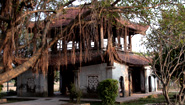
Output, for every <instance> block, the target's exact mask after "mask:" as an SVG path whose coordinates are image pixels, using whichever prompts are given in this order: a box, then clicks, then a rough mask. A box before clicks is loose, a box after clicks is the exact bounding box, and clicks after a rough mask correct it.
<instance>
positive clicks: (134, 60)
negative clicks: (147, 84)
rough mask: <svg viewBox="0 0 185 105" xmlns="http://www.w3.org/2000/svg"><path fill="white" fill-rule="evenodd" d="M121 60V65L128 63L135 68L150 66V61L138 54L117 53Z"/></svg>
mask: <svg viewBox="0 0 185 105" xmlns="http://www.w3.org/2000/svg"><path fill="white" fill-rule="evenodd" d="M117 54H118V57H119V60H118V61H120V62H121V63H126V64H130V65H135V66H144V65H149V62H150V60H149V59H147V58H145V57H143V56H139V55H136V54H131V53H124V52H117Z"/></svg>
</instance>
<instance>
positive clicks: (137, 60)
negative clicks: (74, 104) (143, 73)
mask: <svg viewBox="0 0 185 105" xmlns="http://www.w3.org/2000/svg"><path fill="white" fill-rule="evenodd" d="M117 55H118V57H119V58H116V57H115V60H116V61H118V62H120V63H124V64H128V65H132V66H145V65H149V60H148V59H147V58H145V57H143V56H139V55H135V54H130V53H124V52H120V51H117ZM87 56H88V57H85V55H84V53H83V55H82V63H87V62H95V63H96V62H99V61H100V62H99V63H101V60H102V58H101V57H105V55H104V54H103V53H101V52H97V51H92V52H89V53H88V55H87ZM72 58H73V57H72V56H71V54H70V53H69V55H68V56H67V58H65V57H64V56H59V55H50V58H49V65H65V64H67V65H68V64H74V63H80V59H79V54H77V55H76V58H75V59H73V60H76V61H75V62H73V61H72ZM87 58H88V60H87ZM66 59H67V60H66ZM85 59H86V60H87V61H85Z"/></svg>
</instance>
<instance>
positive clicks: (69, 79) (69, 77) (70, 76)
mask: <svg viewBox="0 0 185 105" xmlns="http://www.w3.org/2000/svg"><path fill="white" fill-rule="evenodd" d="M71 83H74V72H73V71H72V70H71V69H65V70H60V92H61V94H62V95H68V94H69V90H70V88H71V87H70V85H71Z"/></svg>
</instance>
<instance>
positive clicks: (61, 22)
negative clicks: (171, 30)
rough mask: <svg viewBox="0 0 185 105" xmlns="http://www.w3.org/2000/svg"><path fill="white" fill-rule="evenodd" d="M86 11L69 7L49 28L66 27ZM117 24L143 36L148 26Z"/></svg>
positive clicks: (126, 23)
mask: <svg viewBox="0 0 185 105" xmlns="http://www.w3.org/2000/svg"><path fill="white" fill-rule="evenodd" d="M85 11H87V9H82V10H81V9H79V7H71V8H67V9H65V11H64V12H63V14H62V15H61V16H59V18H57V19H55V20H53V21H52V23H51V25H50V27H61V26H67V25H68V24H69V23H70V22H71V20H73V19H74V18H75V17H76V16H77V15H78V14H79V13H80V14H82V13H83V12H85ZM116 20H117V21H118V22H120V23H121V24H123V25H124V26H127V27H128V28H131V29H134V30H136V32H135V33H138V34H142V35H145V32H146V30H147V29H148V27H149V26H144V25H138V24H135V23H131V22H129V21H127V20H124V19H116ZM28 27H30V28H32V27H34V23H33V22H32V23H30V25H29V26H28Z"/></svg>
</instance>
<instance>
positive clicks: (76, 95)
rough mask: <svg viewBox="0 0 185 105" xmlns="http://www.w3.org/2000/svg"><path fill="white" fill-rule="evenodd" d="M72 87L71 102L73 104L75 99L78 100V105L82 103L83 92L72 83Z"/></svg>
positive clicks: (70, 91)
mask: <svg viewBox="0 0 185 105" xmlns="http://www.w3.org/2000/svg"><path fill="white" fill-rule="evenodd" d="M70 86H71V89H70V90H69V93H70V100H71V101H72V102H73V101H74V98H76V103H80V100H81V97H82V91H81V90H80V89H77V88H76V86H75V85H74V84H73V83H71V85H70Z"/></svg>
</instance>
